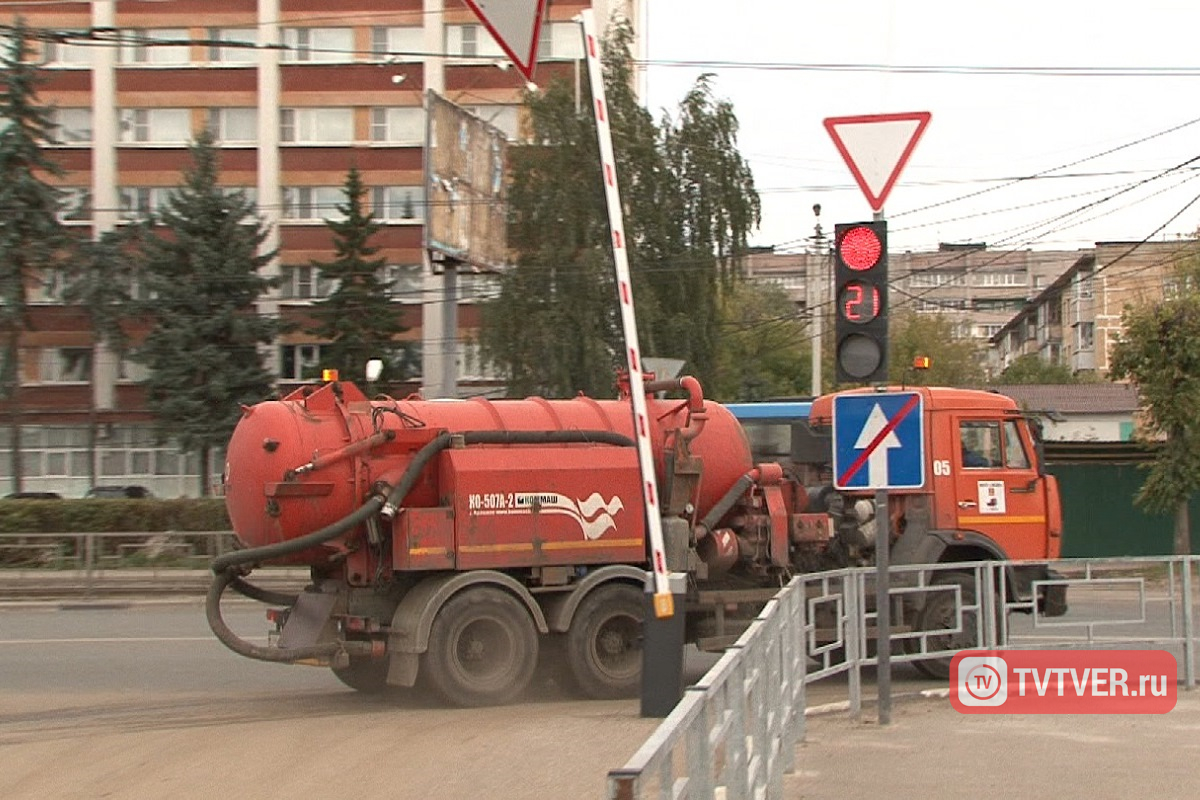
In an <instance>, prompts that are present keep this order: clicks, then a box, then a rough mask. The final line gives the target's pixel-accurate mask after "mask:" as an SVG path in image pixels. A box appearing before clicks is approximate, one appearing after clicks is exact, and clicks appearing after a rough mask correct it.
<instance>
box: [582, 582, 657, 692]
mask: <svg viewBox="0 0 1200 800" xmlns="http://www.w3.org/2000/svg"><path fill="white" fill-rule="evenodd" d="M644 617H645V609H644V607H643V597H642V592H641V591H640V590H638V589H637V588H636V587H633V586H630V585H628V584H609V585H607V586H601V587H600V588H598V589H595V590H593V591H592V592H590V593H589V594H588V596H587V597H585V598H584V599H583V602H582V603H580V604H579V610H578V611H576V612H575V618H574V619H573V620H572V621H571V628H570V630H568V631H567V662H568V664H569V665H570V667H571V678H572V681H573V683H574V684H575V687H576V688H577V689H578V690H579V692H580V693H581V694H583V695H584V696H585V697H590V698H592V699H595V700H611V699H615V698H619V697H632V696H634V695H636V694H637V692H638V690H639V688H640V686H641V676H642V620H643V619H644Z"/></svg>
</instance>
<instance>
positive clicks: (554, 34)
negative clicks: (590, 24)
mask: <svg viewBox="0 0 1200 800" xmlns="http://www.w3.org/2000/svg"><path fill="white" fill-rule="evenodd" d="M537 57H538V61H547V60H549V59H555V58H559V59H578V58H583V33H582V29H581V27H580V26H579V24H578V23H575V22H546V23H543V24H542V31H541V35H540V36H539V37H538V53H537Z"/></svg>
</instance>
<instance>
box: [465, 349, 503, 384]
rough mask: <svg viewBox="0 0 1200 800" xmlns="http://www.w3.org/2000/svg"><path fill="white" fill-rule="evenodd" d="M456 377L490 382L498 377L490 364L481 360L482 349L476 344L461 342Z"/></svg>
mask: <svg viewBox="0 0 1200 800" xmlns="http://www.w3.org/2000/svg"><path fill="white" fill-rule="evenodd" d="M458 377H460V378H465V379H467V380H477V381H478V380H490V379H492V378H498V377H500V375H499V373H498V372H497V370H496V369H495V367H493V366H492V365H491V364H490V363H488V362H486V361H484V359H483V348H482V347H481V346H480V344H479V343H478V342H471V341H467V342H463V343H461V344H460V345H459V346H458Z"/></svg>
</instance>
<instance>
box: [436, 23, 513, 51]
mask: <svg viewBox="0 0 1200 800" xmlns="http://www.w3.org/2000/svg"><path fill="white" fill-rule="evenodd" d="M446 55H448V56H450V57H451V58H454V57H460V58H507V56H506V55H505V54H504V51H503V50H502V49H501V48H500V45H498V44H497V43H496V40H495V39H493V38H492V35H491V34H490V33H488V32H487V30H486V29H485V28H484V27H483V26H482V25H447V26H446Z"/></svg>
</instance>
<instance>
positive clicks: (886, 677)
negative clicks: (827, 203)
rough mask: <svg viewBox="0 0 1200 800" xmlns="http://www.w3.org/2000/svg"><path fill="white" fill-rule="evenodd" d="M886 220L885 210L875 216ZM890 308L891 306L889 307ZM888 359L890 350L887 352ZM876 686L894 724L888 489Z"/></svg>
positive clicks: (880, 540)
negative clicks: (884, 216)
mask: <svg viewBox="0 0 1200 800" xmlns="http://www.w3.org/2000/svg"><path fill="white" fill-rule="evenodd" d="M872 218H873V219H874V220H875V222H883V221H884V218H883V210H882V209H880V210H879V211H876V212H875V214H874V215H873V217H872ZM889 310H890V309H889ZM884 358H885V359H886V358H887V353H886V352H885V353H884ZM875 537H876V538H875V627H876V628H878V633H877V634H876V638H875V641H876V645H875V652H876V655H877V657H878V661H877V663H876V667H875V672H876V675H875V688H876V690H877V691H878V693H879V724H880V725H891V724H892V599H891V589H892V580H891V578H892V573H891V549H892V528H891V518H890V517H889V515H888V493H887V489H880V490H879V491H877V492H875Z"/></svg>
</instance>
